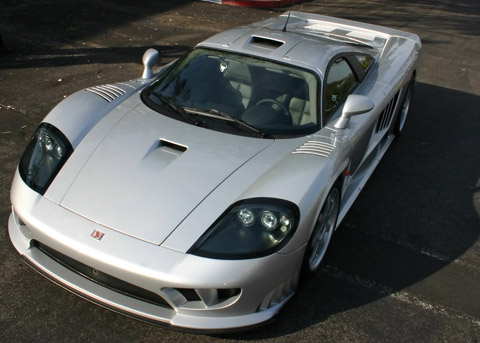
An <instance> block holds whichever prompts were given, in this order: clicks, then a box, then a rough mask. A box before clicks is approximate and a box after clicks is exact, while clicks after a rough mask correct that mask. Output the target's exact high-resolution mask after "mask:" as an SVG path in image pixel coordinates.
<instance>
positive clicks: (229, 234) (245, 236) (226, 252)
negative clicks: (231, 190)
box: [188, 198, 300, 260]
mask: <svg viewBox="0 0 480 343" xmlns="http://www.w3.org/2000/svg"><path fill="white" fill-rule="evenodd" d="M299 219H300V211H299V210H298V207H297V206H296V205H295V204H293V203H291V202H289V201H286V200H281V199H273V198H254V199H248V200H242V201H239V202H237V203H235V204H233V205H232V206H230V207H229V208H228V209H227V210H226V211H225V212H224V213H223V214H222V215H221V216H220V218H219V219H217V221H216V222H215V223H214V224H213V225H212V226H211V227H210V228H209V229H208V230H207V231H206V232H205V233H204V234H203V235H202V237H200V239H199V240H198V241H197V242H196V243H195V244H194V245H193V246H192V248H190V250H189V251H188V253H190V254H193V255H198V256H203V257H209V258H217V259H232V260H234V259H247V258H255V257H261V256H266V255H269V254H272V253H274V252H276V251H278V250H280V249H281V248H282V247H283V246H284V245H285V244H286V243H287V242H288V241H289V240H290V238H291V237H292V236H293V234H294V232H295V230H296V228H297V225H298V222H299Z"/></svg>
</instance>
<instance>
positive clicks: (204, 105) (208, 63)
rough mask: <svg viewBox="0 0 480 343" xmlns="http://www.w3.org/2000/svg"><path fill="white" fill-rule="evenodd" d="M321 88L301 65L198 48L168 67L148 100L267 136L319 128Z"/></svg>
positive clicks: (198, 119) (208, 123)
mask: <svg viewBox="0 0 480 343" xmlns="http://www.w3.org/2000/svg"><path fill="white" fill-rule="evenodd" d="M317 89H318V80H317V78H316V77H315V75H314V74H313V73H312V72H310V71H306V70H304V69H301V68H296V67H293V66H288V65H284V64H280V63H275V62H271V61H266V60H262V59H258V58H253V57H249V56H244V55H237V54H232V53H227V52H223V51H215V50H209V49H195V50H193V51H191V52H190V53H189V54H187V55H186V56H185V57H183V58H182V59H180V60H178V61H177V62H176V63H175V64H173V65H172V66H171V67H170V68H169V69H168V70H166V71H165V72H164V73H163V74H162V75H161V76H160V78H159V79H158V80H157V81H155V82H154V83H153V84H152V85H151V86H150V87H149V88H148V89H147V90H146V91H145V92H144V95H143V98H144V100H145V102H146V104H147V105H149V106H150V107H152V108H153V109H158V107H159V106H160V107H162V109H165V108H166V107H168V108H169V109H170V110H172V109H174V110H175V111H174V112H175V115H171V116H172V117H174V118H177V119H179V120H183V121H185V122H189V123H191V124H195V125H198V124H199V123H202V126H204V127H207V128H211V129H218V130H221V129H222V125H218V124H212V122H213V121H223V122H228V124H232V123H235V124H239V123H240V124H242V125H235V128H236V130H238V131H239V132H240V131H242V132H243V134H244V131H245V130H246V129H247V130H250V131H251V132H252V133H254V132H255V131H254V129H257V131H258V132H262V133H265V135H263V134H262V136H274V137H281V136H297V135H304V134H308V133H312V132H314V131H316V130H317V129H318V125H317V124H318V115H317V107H318V106H317ZM164 112H165V111H162V113H164ZM186 114H187V115H188V116H191V119H190V120H188V119H187V118H186ZM216 114H219V115H216ZM192 118H193V119H192ZM225 126H226V125H223V127H225ZM230 126H231V125H230ZM231 131H232V130H231V128H230V130H229V132H231ZM233 132H236V131H235V130H234V131H233Z"/></svg>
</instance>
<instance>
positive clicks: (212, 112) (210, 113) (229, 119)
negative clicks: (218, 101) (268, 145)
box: [183, 107, 269, 138]
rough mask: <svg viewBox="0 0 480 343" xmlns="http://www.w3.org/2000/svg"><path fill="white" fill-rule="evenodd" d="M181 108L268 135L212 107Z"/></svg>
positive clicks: (265, 136) (266, 136) (262, 135)
mask: <svg viewBox="0 0 480 343" xmlns="http://www.w3.org/2000/svg"><path fill="white" fill-rule="evenodd" d="M183 110H184V111H186V112H188V113H192V114H197V115H202V116H207V117H210V118H217V119H223V120H225V121H227V122H230V123H235V124H237V125H236V127H237V128H240V127H242V128H244V129H247V130H248V131H250V132H253V133H256V134H257V135H259V136H260V137H262V138H268V137H269V135H268V134H266V133H265V132H263V131H261V130H259V129H257V128H256V127H254V126H252V125H250V124H249V123H247V122H246V121H245V120H242V119H240V118H236V117H233V116H231V115H230V114H227V113H224V112H221V111H219V110H216V109H213V108H212V109H204V108H192V107H183Z"/></svg>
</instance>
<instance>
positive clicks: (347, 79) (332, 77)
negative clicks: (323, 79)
mask: <svg viewBox="0 0 480 343" xmlns="http://www.w3.org/2000/svg"><path fill="white" fill-rule="evenodd" d="M356 84H357V79H356V77H355V74H354V73H353V71H352V68H350V65H349V64H348V62H347V61H346V60H345V59H344V58H343V57H341V58H339V59H337V60H336V61H335V62H334V63H333V64H332V65H331V66H330V69H329V71H328V75H327V83H326V86H325V114H326V117H327V118H326V119H327V121H328V119H330V117H331V116H332V114H333V112H334V110H335V109H336V108H337V106H338V105H339V104H340V103H341V102H342V101H343V100H345V99H346V97H347V96H348V94H350V92H351V91H352V89H353V87H355V85H356Z"/></svg>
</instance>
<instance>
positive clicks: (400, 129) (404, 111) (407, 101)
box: [395, 76, 415, 136]
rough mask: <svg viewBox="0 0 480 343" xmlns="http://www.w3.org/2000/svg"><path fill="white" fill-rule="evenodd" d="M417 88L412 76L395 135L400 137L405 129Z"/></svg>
mask: <svg viewBox="0 0 480 343" xmlns="http://www.w3.org/2000/svg"><path fill="white" fill-rule="evenodd" d="M414 86H415V76H412V78H411V80H410V82H409V83H408V88H407V92H406V93H405V97H404V98H403V103H402V107H401V108H400V111H399V112H398V116H397V121H396V122H395V135H397V136H398V135H400V134H401V133H402V132H403V131H404V129H405V122H406V121H407V116H408V111H409V109H410V105H411V103H412V98H413V89H414Z"/></svg>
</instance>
